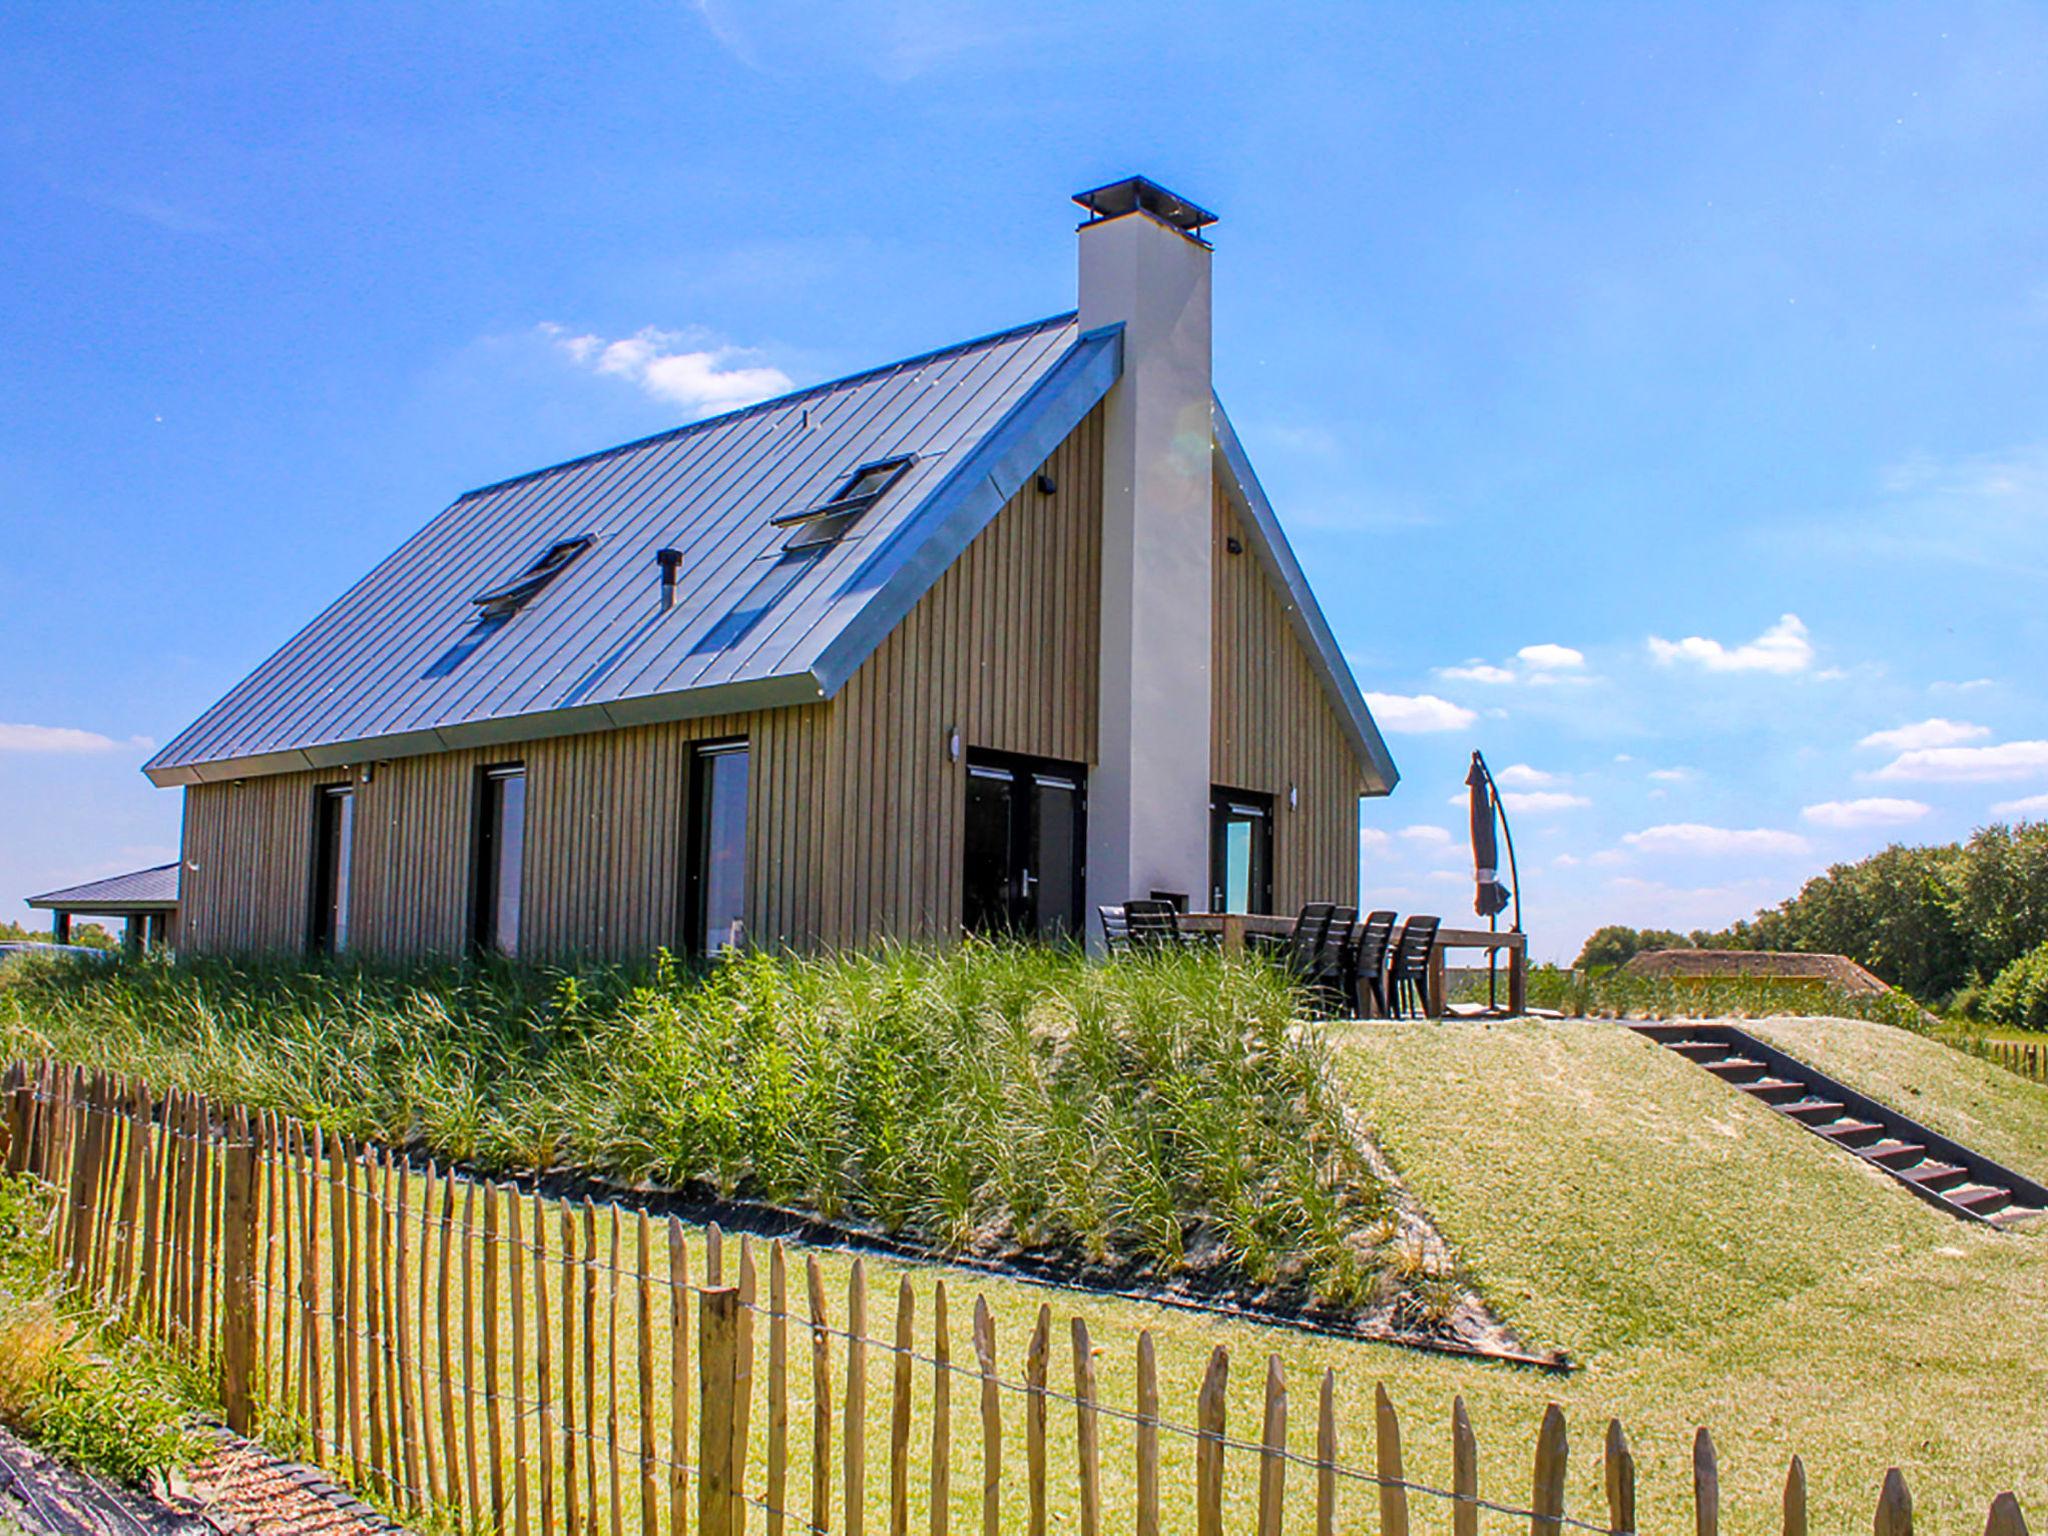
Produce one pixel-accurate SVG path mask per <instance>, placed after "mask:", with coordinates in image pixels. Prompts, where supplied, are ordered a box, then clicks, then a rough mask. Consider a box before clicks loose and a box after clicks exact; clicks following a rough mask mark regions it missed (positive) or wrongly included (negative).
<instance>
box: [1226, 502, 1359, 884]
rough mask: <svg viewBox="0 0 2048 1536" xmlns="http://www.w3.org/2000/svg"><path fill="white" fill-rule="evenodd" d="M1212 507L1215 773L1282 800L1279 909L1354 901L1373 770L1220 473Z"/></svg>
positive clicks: (1277, 819) (1276, 807)
mask: <svg viewBox="0 0 2048 1536" xmlns="http://www.w3.org/2000/svg"><path fill="white" fill-rule="evenodd" d="M1215 508H1216V513H1215V550H1214V563H1213V565H1212V568H1211V571H1212V573H1211V581H1212V582H1213V584H1214V590H1215V615H1214V635H1213V639H1212V642H1211V646H1212V657H1211V664H1210V669H1209V678H1210V711H1211V717H1210V735H1209V758H1210V767H1209V776H1210V780H1211V782H1213V783H1215V784H1217V785H1219V786H1222V787H1224V788H1228V789H1241V790H1253V791H1257V792H1260V793H1263V794H1268V795H1271V796H1272V797H1273V811H1274V814H1273V907H1274V910H1275V911H1278V912H1292V911H1294V910H1296V909H1297V908H1298V907H1299V906H1300V905H1301V904H1302V903H1303V902H1305V901H1341V902H1346V903H1355V902H1356V901H1357V900H1358V799H1359V796H1360V795H1362V794H1364V793H1365V791H1366V778H1365V770H1364V768H1363V766H1362V765H1361V764H1360V763H1359V761H1358V758H1357V755H1356V753H1355V751H1354V750H1353V748H1352V745H1351V740H1350V737H1349V736H1348V735H1347V734H1346V732H1345V730H1344V727H1343V724H1342V723H1341V722H1340V720H1339V719H1338V716H1337V712H1336V710H1335V709H1334V708H1333V707H1332V705H1331V701H1330V696H1329V692H1328V690H1327V689H1326V688H1325V687H1324V685H1323V682H1322V679H1321V678H1320V677H1319V676H1318V675H1317V673H1316V669H1315V667H1314V665H1313V664H1312V663H1311V662H1310V660H1309V653H1308V650H1307V648H1306V647H1305V646H1304V645H1303V644H1302V641H1301V636H1300V634H1299V632H1298V631H1297V630H1296V628H1295V623H1294V614H1293V613H1292V611H1291V604H1290V603H1289V600H1288V598H1287V595H1286V590H1285V589H1284V588H1283V587H1282V586H1280V585H1279V583H1278V582H1276V581H1275V580H1274V579H1273V576H1272V574H1271V572H1269V570H1268V569H1267V567H1266V565H1265V563H1264V561H1263V560H1261V559H1260V557H1259V556H1258V554H1257V553H1256V552H1255V549H1254V546H1253V542H1252V539H1251V537H1250V535H1249V534H1247V533H1246V532H1245V527H1244V522H1243V519H1242V517H1241V516H1240V514H1239V512H1238V509H1237V507H1236V506H1235V505H1234V504H1233V503H1232V501H1231V499H1230V497H1229V495H1228V494H1227V493H1226V490H1225V487H1224V484H1223V481H1222V479H1221V477H1220V476H1219V477H1218V479H1217V481H1216V490H1215ZM1233 540H1235V541H1236V543H1237V545H1238V547H1239V548H1240V550H1241V551H1242V553H1240V554H1231V553H1230V544H1231V541H1233ZM1290 787H1291V788H1292V789H1293V790H1294V791H1295V803H1294V805H1293V806H1292V807H1290V806H1289V804H1288V791H1289V789H1290Z"/></svg>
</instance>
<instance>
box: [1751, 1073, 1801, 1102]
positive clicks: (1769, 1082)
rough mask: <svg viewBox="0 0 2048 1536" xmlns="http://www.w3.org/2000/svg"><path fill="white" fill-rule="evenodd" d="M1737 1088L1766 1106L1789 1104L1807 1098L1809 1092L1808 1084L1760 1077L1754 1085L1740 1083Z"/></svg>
mask: <svg viewBox="0 0 2048 1536" xmlns="http://www.w3.org/2000/svg"><path fill="white" fill-rule="evenodd" d="M1736 1086H1737V1087H1738V1088H1740V1089H1741V1090H1742V1091H1743V1092H1744V1093H1746V1094H1749V1095H1750V1096H1752V1097H1753V1098H1758V1099H1762V1100H1763V1101H1764V1102H1765V1103H1766V1104H1789V1103H1791V1102H1793V1101H1794V1100H1795V1099H1803V1098H1805V1097H1806V1092H1807V1090H1806V1084H1804V1083H1795V1082H1794V1081H1792V1079H1791V1078H1789V1077H1760V1078H1758V1079H1757V1080H1756V1081H1755V1082H1753V1083H1738V1084H1736Z"/></svg>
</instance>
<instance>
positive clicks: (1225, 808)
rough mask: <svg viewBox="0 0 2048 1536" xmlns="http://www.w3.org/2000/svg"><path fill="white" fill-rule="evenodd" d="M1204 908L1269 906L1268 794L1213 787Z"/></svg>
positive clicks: (1256, 909) (1270, 836)
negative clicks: (1215, 788) (1207, 876)
mask: <svg viewBox="0 0 2048 1536" xmlns="http://www.w3.org/2000/svg"><path fill="white" fill-rule="evenodd" d="M1209 910H1210V911H1212V912H1271V911H1272V910H1273V797H1272V796H1271V795H1259V794H1251V793H1248V792H1246V791H1243V790H1236V789H1218V790H1214V791H1212V792H1211V796H1210V800H1209Z"/></svg>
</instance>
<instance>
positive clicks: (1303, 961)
mask: <svg viewBox="0 0 2048 1536" xmlns="http://www.w3.org/2000/svg"><path fill="white" fill-rule="evenodd" d="M1336 911H1337V904H1336V903H1335V902H1333V901H1311V902H1305V903H1303V905H1302V909H1301V910H1300V911H1299V912H1297V913H1296V914H1295V916H1294V930H1293V931H1292V932H1291V933H1289V934H1288V935H1287V937H1286V938H1285V939H1284V940H1278V941H1273V942H1274V943H1275V946H1276V947H1278V948H1280V949H1281V950H1282V951H1283V953H1282V957H1281V963H1282V964H1283V965H1285V966H1286V967H1287V969H1288V970H1289V971H1290V972H1292V973H1293V974H1294V975H1295V976H1297V977H1300V978H1301V979H1303V980H1306V979H1308V977H1309V976H1311V975H1312V974H1313V973H1314V971H1315V967H1316V961H1317V958H1318V957H1319V956H1320V955H1321V954H1322V952H1323V946H1324V945H1325V944H1326V943H1328V942H1329V938H1330V919H1331V917H1332V916H1333V915H1334V914H1335V913H1336Z"/></svg>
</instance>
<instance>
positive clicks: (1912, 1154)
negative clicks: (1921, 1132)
mask: <svg viewBox="0 0 2048 1536" xmlns="http://www.w3.org/2000/svg"><path fill="white" fill-rule="evenodd" d="M1856 1151H1857V1153H1858V1154H1859V1155H1860V1156H1863V1157H1867V1158H1869V1159H1870V1160H1871V1161H1872V1162H1873V1163H1881V1164H1883V1165H1884V1166H1885V1167H1887V1168H1889V1169H1891V1170H1893V1171H1894V1172H1897V1171H1898V1170H1899V1169H1901V1168H1910V1167H1912V1166H1913V1164H1915V1163H1917V1162H1920V1161H1922V1160H1923V1159H1924V1158H1925V1157H1926V1156H1927V1149H1926V1148H1925V1147H1923V1146H1921V1145H1920V1144H1919V1143H1918V1142H1915V1141H1899V1140H1898V1139H1896V1138H1887V1139H1886V1140H1884V1141H1880V1142H1874V1143H1873V1144H1871V1145H1870V1146H1867V1147H1858V1148H1857V1149H1856Z"/></svg>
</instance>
